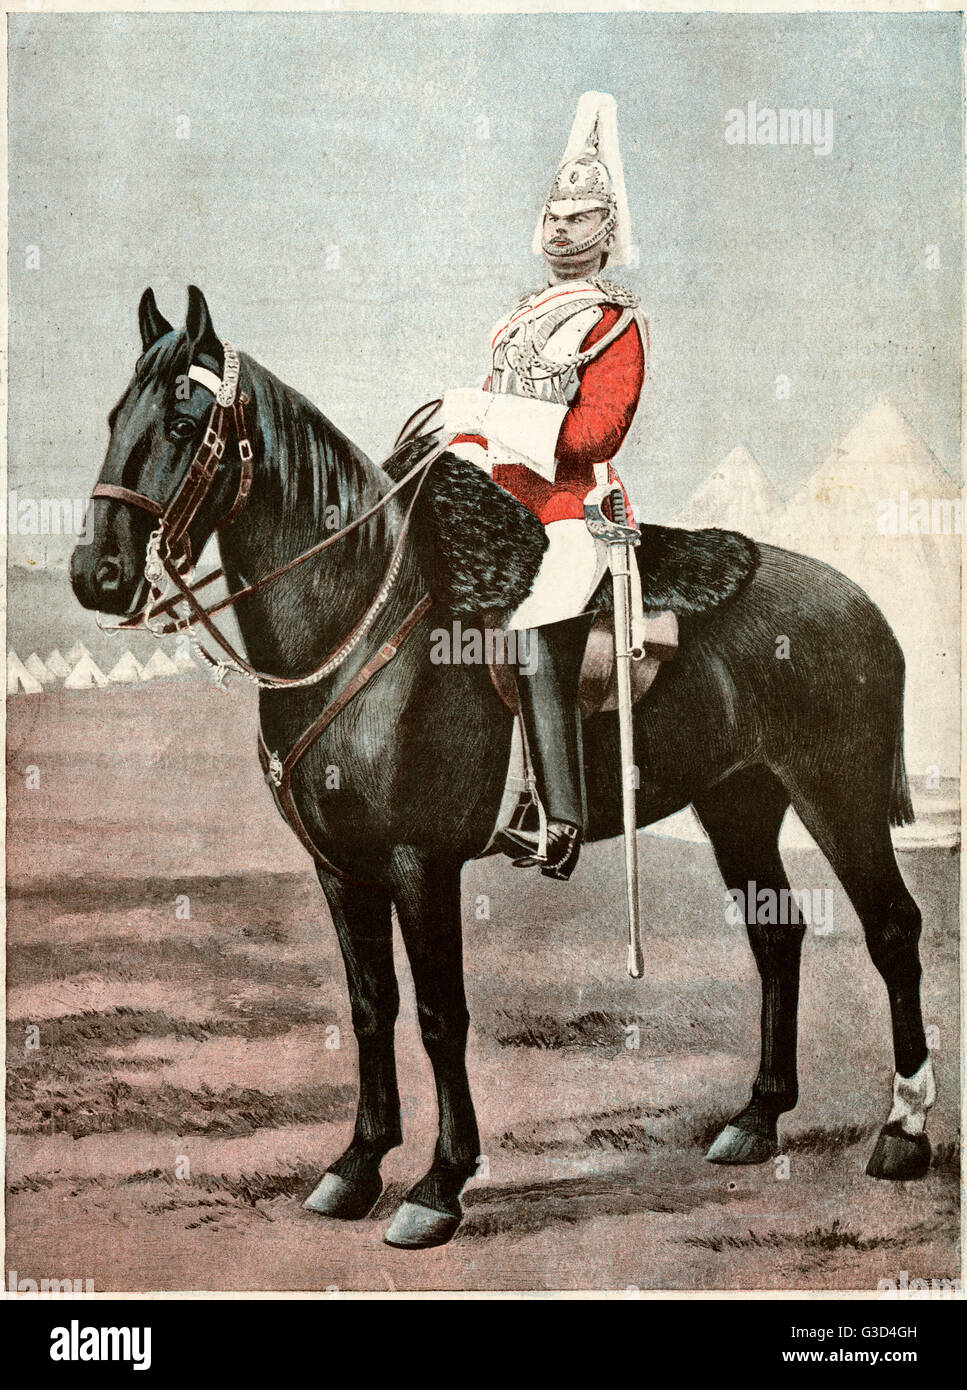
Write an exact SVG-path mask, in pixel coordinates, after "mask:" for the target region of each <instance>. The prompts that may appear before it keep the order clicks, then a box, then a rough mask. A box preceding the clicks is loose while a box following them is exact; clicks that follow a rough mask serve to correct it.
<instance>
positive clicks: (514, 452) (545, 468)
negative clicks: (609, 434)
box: [442, 387, 567, 482]
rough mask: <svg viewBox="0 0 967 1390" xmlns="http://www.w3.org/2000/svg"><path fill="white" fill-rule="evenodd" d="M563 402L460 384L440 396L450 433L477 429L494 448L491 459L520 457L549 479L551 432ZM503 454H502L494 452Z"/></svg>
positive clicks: (554, 434) (554, 444) (553, 462)
mask: <svg viewBox="0 0 967 1390" xmlns="http://www.w3.org/2000/svg"><path fill="white" fill-rule="evenodd" d="M566 414H567V406H566V405H557V404H556V403H555V402H554V401H535V400H531V399H530V398H529V397H527V396H514V395H510V394H508V393H506V392H499V393H497V394H494V393H493V392H491V391H478V390H477V389H476V388H475V387H462V388H459V389H458V390H455V391H448V392H447V393H446V395H445V396H444V397H443V408H442V415H443V424H444V429H445V431H447V432H449V433H451V434H480V435H483V436H484V438H485V439H486V440H487V442H488V445H491V446H497V447H496V448H492V452H493V453H494V455H495V456H494V458H493V462H495V463H499V462H507V463H522V464H524V465H526V466H527V467H528V468H533V470H534V471H535V473H539V474H540V475H541V477H542V478H546V479H547V480H548V481H549V482H553V481H554V474H555V472H556V469H557V459H556V457H555V455H556V450H557V437H558V435H559V434H560V432H561V425H562V424H563V423H564V417H565V415H566ZM500 455H503V458H501V457H500Z"/></svg>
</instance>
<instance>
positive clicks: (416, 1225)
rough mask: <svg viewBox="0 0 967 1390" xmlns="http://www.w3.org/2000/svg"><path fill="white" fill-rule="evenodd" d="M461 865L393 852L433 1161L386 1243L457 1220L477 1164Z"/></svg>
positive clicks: (438, 1233)
mask: <svg viewBox="0 0 967 1390" xmlns="http://www.w3.org/2000/svg"><path fill="white" fill-rule="evenodd" d="M460 868H461V866H460V864H454V863H451V862H447V861H442V860H438V859H434V858H431V857H429V856H425V855H421V854H418V853H417V852H416V851H412V850H408V849H403V850H400V851H398V853H397V855H396V858H395V863H394V873H395V877H396V883H395V887H394V892H393V897H394V900H395V902H396V910H397V914H398V917H399V923H400V930H401V932H402V934H403V941H404V944H405V946H406V952H407V955H408V956H409V960H410V968H411V970H412V972H413V984H414V987H415V990H416V1004H417V1011H418V1014H419V1019H420V1031H421V1033H422V1036H423V1046H424V1047H425V1048H426V1052H427V1056H428V1057H429V1059H430V1064H431V1066H432V1067H433V1076H434V1080H435V1082H436V1092H437V1114H438V1123H439V1134H438V1137H437V1143H436V1148H435V1150H434V1154H433V1162H432V1164H431V1165H430V1168H429V1170H428V1171H427V1172H426V1173H425V1174H424V1176H423V1177H422V1178H421V1179H420V1181H419V1182H418V1183H417V1184H416V1186H415V1187H413V1188H411V1189H410V1191H409V1192H408V1193H407V1194H406V1200H405V1201H404V1202H403V1204H402V1206H401V1207H400V1209H399V1211H398V1212H397V1213H396V1216H395V1217H394V1219H393V1222H392V1224H391V1225H390V1228H389V1230H388V1231H387V1232H386V1237H385V1239H386V1241H387V1243H388V1244H390V1245H399V1246H402V1247H404V1248H406V1249H425V1248H426V1247H427V1246H431V1245H442V1244H444V1243H445V1242H446V1241H448V1240H449V1239H450V1238H451V1237H452V1236H453V1234H454V1232H455V1231H456V1229H457V1227H458V1226H459V1224H460V1218H461V1215H462V1208H461V1206H460V1193H461V1191H462V1190H463V1187H464V1185H465V1184H466V1182H467V1180H468V1179H469V1178H471V1177H473V1175H474V1173H475V1172H476V1170H477V1165H478V1162H479V1154H480V1137H479V1134H478V1133H477V1120H476V1116H475V1114H474V1109H473V1101H472V1099H471V1096H470V1083H469V1081H468V1080H467V1067H466V1049H467V1032H468V1029H469V1024H470V1016H469V1014H468V1012H467V1002H466V996H465V994H464V984H463V949H462V933H461V923H460Z"/></svg>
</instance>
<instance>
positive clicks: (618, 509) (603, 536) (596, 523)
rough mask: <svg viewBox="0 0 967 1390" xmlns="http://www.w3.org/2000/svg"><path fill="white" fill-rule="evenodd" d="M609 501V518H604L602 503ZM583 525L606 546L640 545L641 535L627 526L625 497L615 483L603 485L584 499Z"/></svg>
mask: <svg viewBox="0 0 967 1390" xmlns="http://www.w3.org/2000/svg"><path fill="white" fill-rule="evenodd" d="M606 497H607V498H610V499H611V516H610V517H607V516H605V514H604V512H603V510H602V503H603V502H604V500H605V498H606ZM584 524H585V525H586V526H587V528H588V530H589V531H590V532H591V535H592V536H594V537H595V538H596V539H597V540H599V541H606V542H607V544H608V545H640V544H641V533H640V532H639V531H638V529H637V527H635V526H629V525H628V509H627V507H626V506H625V496H624V493H623V492H622V490H621V488H620V487H619V486H618V484H617V483H603V484H602V485H601V486H600V487H596V488H595V489H594V491H593V492H592V493H591V494H590V495H589V496H588V497H586V498H585V499H584Z"/></svg>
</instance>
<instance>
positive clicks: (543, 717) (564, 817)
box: [499, 613, 594, 879]
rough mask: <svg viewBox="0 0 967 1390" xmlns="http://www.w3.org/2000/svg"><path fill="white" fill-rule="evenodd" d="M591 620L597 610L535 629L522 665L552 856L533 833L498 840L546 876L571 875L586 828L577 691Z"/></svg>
mask: <svg viewBox="0 0 967 1390" xmlns="http://www.w3.org/2000/svg"><path fill="white" fill-rule="evenodd" d="M593 621H594V614H593V613H582V614H581V615H580V616H579V617H577V618H567V619H565V621H564V622H560V623H550V624H548V625H547V626H546V627H540V628H531V629H530V633H529V637H530V641H529V644H528V646H527V648H526V650H527V652H528V654H529V656H530V660H529V661H527V662H522V661H520V660H518V663H517V671H516V677H517V697H518V700H519V702H520V712H521V720H522V722H523V725H524V736H525V738H526V740H527V752H528V756H529V757H530V761H531V766H532V767H533V769H534V777H535V780H536V782H537V792H538V795H539V796H540V799H541V802H542V804H543V806H544V810H545V813H546V815H547V854H546V856H541V855H540V853H539V845H540V836H539V835H538V834H533V833H531V832H529V831H524V830H510V829H507V830H504V831H502V832H501V834H500V837H499V839H500V842H501V848H502V849H503V850H504V852H505V853H506V854H509V855H510V856H511V858H513V859H514V862H515V864H517V865H518V867H520V868H527V867H530V866H531V865H533V864H539V865H540V867H541V872H542V873H544V874H546V875H547V877H548V878H559V879H567V878H570V877H571V874H572V873H573V872H574V869H575V867H576V866H577V862H578V855H579V854H580V851H581V840H582V839H583V836H584V832H585V828H586V827H585V821H586V816H587V812H586V808H585V796H584V756H583V750H582V744H581V711H580V708H579V705H578V690H579V686H580V681H581V666H582V663H583V661H584V649H585V647H586V645H587V640H588V633H589V632H590V630H591V624H592V622H593ZM518 657H520V647H518ZM535 659H536V667H535ZM521 856H523V857H521Z"/></svg>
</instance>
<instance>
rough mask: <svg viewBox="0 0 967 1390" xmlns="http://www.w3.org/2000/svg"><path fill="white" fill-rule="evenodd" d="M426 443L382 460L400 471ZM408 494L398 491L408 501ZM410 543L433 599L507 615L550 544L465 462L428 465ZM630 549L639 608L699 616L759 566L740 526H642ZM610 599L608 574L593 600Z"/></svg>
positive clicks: (534, 522)
mask: <svg viewBox="0 0 967 1390" xmlns="http://www.w3.org/2000/svg"><path fill="white" fill-rule="evenodd" d="M430 442H431V441H427V440H425V439H424V440H416V441H414V443H413V444H410V445H407V446H406V447H405V448H404V449H401V450H400V451H399V452H398V453H396V454H395V455H394V456H393V458H392V459H391V460H390V461H389V463H388V464H387V465H386V471H387V473H389V475H390V476H391V477H392V478H394V480H395V479H398V478H401V477H402V476H403V475H404V474H405V473H406V472H407V471H408V470H409V469H410V468H412V467H413V464H414V463H416V462H417V460H418V459H419V458H420V457H421V455H423V454H424V453H426V452H428V449H429V447H430ZM405 500H406V496H405V494H404V501H405ZM412 526H413V535H414V542H415V544H416V546H417V548H418V550H419V555H420V561H421V564H422V567H423V572H424V574H425V575H426V580H427V585H428V588H429V590H430V593H431V594H432V595H433V597H434V599H436V601H437V602H438V603H439V604H440V605H441V606H442V607H444V608H446V609H449V610H450V611H451V612H453V613H454V614H459V615H468V616H470V615H473V616H477V615H482V614H486V615H488V617H489V618H490V620H492V621H496V622H503V621H505V620H506V619H507V618H508V617H509V616H510V615H511V613H513V612H514V610H515V609H516V608H518V607H519V606H520V604H521V603H523V601H524V599H525V598H526V597H527V595H528V594H529V593H530V591H531V587H532V586H533V583H534V577H535V575H536V574H537V570H538V567H539V565H540V563H541V558H542V556H543V554H544V551H545V549H546V548H547V537H546V535H545V534H544V527H543V526H542V525H541V523H540V522H539V521H538V519H537V517H536V516H534V514H533V512H530V511H528V510H527V508H526V507H525V506H523V505H522V503H520V502H518V501H517V499H516V497H512V496H511V494H510V493H509V492H505V491H504V489H503V488H502V487H500V486H499V485H498V484H497V483H495V482H494V481H493V480H492V479H491V478H488V477H487V475H486V473H484V472H483V471H482V470H481V469H479V468H477V467H476V466H475V465H474V464H472V463H468V462H467V461H466V460H465V459H460V458H456V457H455V456H454V455H453V454H443V455H441V457H440V458H438V459H437V460H436V462H435V463H433V464H432V465H431V467H430V473H429V476H428V478H427V479H426V481H425V482H424V484H423V487H422V489H421V491H420V495H419V498H418V500H417V503H416V507H415V508H414V512H413V521H412ZM640 530H641V545H639V546H637V547H636V549H635V554H636V558H637V560H638V568H639V570H640V573H641V587H642V596H643V599H644V605H645V608H646V609H648V610H650V611H652V612H661V611H664V610H666V609H668V610H671V612H673V613H675V614H676V615H677V616H679V617H686V616H688V617H700V616H702V615H704V614H708V613H711V612H712V611H713V610H715V609H717V608H719V607H721V606H722V604H724V603H728V601H729V599H731V598H734V597H735V595H736V594H738V593H739V592H740V591H741V590H742V589H743V588H744V587H745V585H746V584H747V583H748V582H749V580H750V579H751V578H752V576H753V574H754V573H755V571H756V569H757V568H758V565H759V559H760V555H759V548H758V546H757V545H756V544H755V542H754V541H752V540H750V539H749V538H748V536H743V535H740V534H739V533H738V532H737V531H719V530H717V529H715V528H710V529H708V530H703V531H683V530H679V529H678V528H677V527H674V526H648V525H645V526H642V527H641V528H640ZM610 603H611V586H610V584H609V583H608V582H607V581H606V582H605V583H603V584H602V585H601V588H600V590H599V591H598V595H597V596H596V598H595V606H596V607H598V608H606V607H607V606H609V605H610Z"/></svg>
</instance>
